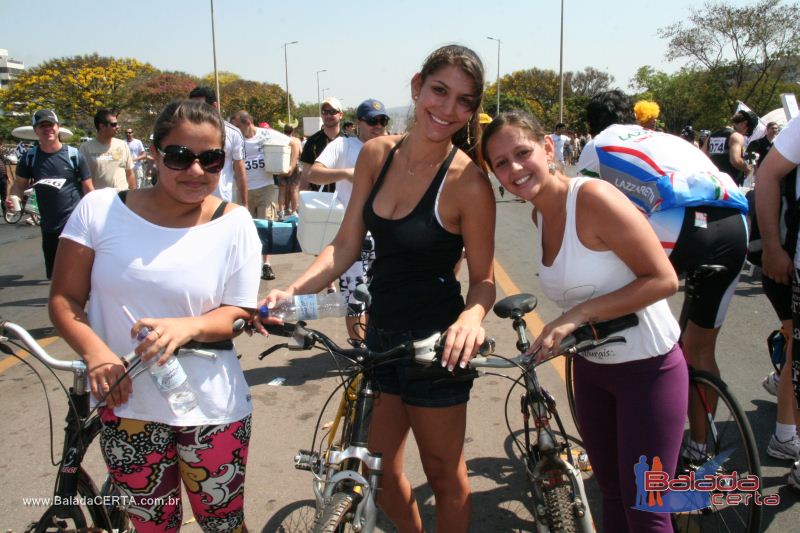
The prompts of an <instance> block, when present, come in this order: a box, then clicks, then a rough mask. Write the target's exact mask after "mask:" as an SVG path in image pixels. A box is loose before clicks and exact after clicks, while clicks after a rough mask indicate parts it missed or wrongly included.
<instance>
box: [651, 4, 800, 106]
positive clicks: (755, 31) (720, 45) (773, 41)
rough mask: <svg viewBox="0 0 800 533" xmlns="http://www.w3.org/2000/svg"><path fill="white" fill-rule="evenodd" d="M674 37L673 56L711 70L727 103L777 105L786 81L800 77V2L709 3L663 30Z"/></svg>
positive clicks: (670, 48) (670, 55)
mask: <svg viewBox="0 0 800 533" xmlns="http://www.w3.org/2000/svg"><path fill="white" fill-rule="evenodd" d="M659 35H660V36H661V37H662V38H664V39H668V40H669V44H668V50H667V58H668V59H670V60H674V59H681V58H685V59H688V60H689V66H690V67H691V68H693V69H695V70H698V71H703V72H705V73H707V74H708V76H707V77H704V81H705V82H706V83H710V84H712V85H714V86H715V88H716V90H717V91H718V94H720V95H722V97H723V98H724V103H725V104H726V105H727V112H726V113H725V115H730V114H731V113H732V112H733V111H734V110H735V108H736V100H741V101H743V102H745V103H747V105H748V106H750V107H751V108H753V109H754V110H756V111H757V112H759V113H765V112H767V111H769V110H770V109H771V108H772V106H774V105H775V102H776V101H777V98H778V95H779V94H780V92H781V90H783V89H785V88H786V82H788V81H797V78H798V66H799V63H798V54H799V53H800V7H798V5H797V4H795V3H789V4H786V3H783V1H782V0H759V1H758V2H756V3H754V4H753V5H750V6H743V7H734V6H730V5H727V4H725V3H723V2H709V3H706V4H705V5H704V6H703V7H702V8H701V9H693V10H691V11H690V12H689V16H688V17H687V19H686V20H685V21H680V22H676V23H674V24H672V25H669V26H666V27H664V28H661V29H660V30H659Z"/></svg>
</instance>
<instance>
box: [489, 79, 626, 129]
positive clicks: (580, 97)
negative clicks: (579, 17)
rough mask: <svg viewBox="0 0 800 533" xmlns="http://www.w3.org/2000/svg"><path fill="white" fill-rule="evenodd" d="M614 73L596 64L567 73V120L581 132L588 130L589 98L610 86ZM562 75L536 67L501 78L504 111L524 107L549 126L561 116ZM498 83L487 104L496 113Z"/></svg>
mask: <svg viewBox="0 0 800 533" xmlns="http://www.w3.org/2000/svg"><path fill="white" fill-rule="evenodd" d="M613 82H614V77H613V76H611V75H610V74H607V73H605V72H602V71H599V70H597V69H595V68H592V67H587V68H586V69H584V70H583V71H581V72H565V73H564V123H566V124H567V126H568V127H569V128H570V129H573V130H575V131H577V132H579V133H584V132H585V131H586V130H587V127H586V119H585V108H586V103H587V102H588V100H589V98H590V97H591V96H592V95H594V94H596V93H598V92H600V91H604V90H607V89H609V88H610V87H611V84H612V83H613ZM560 85H561V84H560V79H559V76H558V73H557V72H555V71H553V70H543V69H538V68H532V69H527V70H518V71H515V72H512V73H511V74H507V75H506V76H503V77H502V78H501V79H500V111H501V112H504V111H511V110H513V109H522V110H524V111H527V112H528V113H530V114H532V115H533V116H535V117H536V118H537V119H538V120H539V121H540V122H541V123H542V126H544V128H545V129H546V130H550V129H551V128H552V127H553V126H555V124H556V123H557V122H558V120H559V110H560ZM496 102H497V84H496V83H492V84H489V85H488V87H487V89H486V91H485V95H484V100H483V108H484V110H486V111H487V112H488V113H490V114H492V115H495V114H496V109H497V103H496Z"/></svg>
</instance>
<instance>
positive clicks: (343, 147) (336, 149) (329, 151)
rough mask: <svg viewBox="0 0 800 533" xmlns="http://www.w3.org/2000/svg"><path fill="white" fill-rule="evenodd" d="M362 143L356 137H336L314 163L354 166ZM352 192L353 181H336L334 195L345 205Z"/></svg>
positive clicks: (329, 165)
mask: <svg viewBox="0 0 800 533" xmlns="http://www.w3.org/2000/svg"><path fill="white" fill-rule="evenodd" d="M363 146H364V143H363V142H361V139H359V138H358V137H336V138H335V139H334V140H332V141H331V142H329V143H328V146H326V147H325V149H324V150H323V151H322V153H321V154H319V156H318V157H317V160H316V161H315V163H321V164H323V165H325V167H327V168H336V169H342V168H355V166H356V161H357V160H358V154H360V153H361V148H362V147H363ZM352 193H353V182H352V181H350V180H339V181H337V182H336V197H337V198H338V199H339V201H340V202H342V204H343V205H344V206H345V207H347V203H348V202H349V201H350V195H351V194H352Z"/></svg>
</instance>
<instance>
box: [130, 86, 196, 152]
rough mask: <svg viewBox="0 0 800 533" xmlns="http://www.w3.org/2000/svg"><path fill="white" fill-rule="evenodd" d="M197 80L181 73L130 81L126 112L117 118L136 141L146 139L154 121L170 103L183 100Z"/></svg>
mask: <svg viewBox="0 0 800 533" xmlns="http://www.w3.org/2000/svg"><path fill="white" fill-rule="evenodd" d="M199 83H200V80H198V79H197V78H196V77H194V76H191V75H189V74H186V73H185V72H154V73H149V74H147V75H144V76H139V77H138V78H136V79H134V80H131V82H130V83H129V86H128V90H129V93H130V98H129V100H128V104H127V112H126V113H125V114H124V115H123V116H121V117H120V120H121V121H122V122H123V123H124V125H125V127H132V128H133V130H134V135H135V136H136V137H137V138H141V139H145V140H146V139H147V138H148V137H149V136H150V134H151V133H152V131H153V125H154V124H155V121H156V118H158V115H159V113H161V110H162V109H164V107H165V106H166V105H167V104H168V103H170V102H171V101H173V100H179V99H182V98H187V97H188V96H189V92H190V91H191V90H192V89H194V88H195V87H196V86H197V85H198V84H199Z"/></svg>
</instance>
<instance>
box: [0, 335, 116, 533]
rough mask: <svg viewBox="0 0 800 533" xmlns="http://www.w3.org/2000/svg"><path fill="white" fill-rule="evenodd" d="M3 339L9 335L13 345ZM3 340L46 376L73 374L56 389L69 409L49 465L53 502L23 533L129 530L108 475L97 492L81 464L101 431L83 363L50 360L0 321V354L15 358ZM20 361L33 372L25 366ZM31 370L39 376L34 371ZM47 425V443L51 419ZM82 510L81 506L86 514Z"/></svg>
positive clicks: (27, 338) (28, 339) (30, 339)
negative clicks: (36, 362)
mask: <svg viewBox="0 0 800 533" xmlns="http://www.w3.org/2000/svg"><path fill="white" fill-rule="evenodd" d="M8 335H13V337H14V338H15V339H16V341H14V340H12V339H11V338H10V337H9V336H8ZM7 342H8V343H9V344H13V345H14V346H17V347H18V348H21V349H23V350H25V351H26V352H28V353H29V354H30V355H33V356H34V357H35V358H36V359H38V360H39V361H41V362H42V363H43V364H44V365H45V366H46V367H47V368H48V369H49V370H50V371H51V372H53V370H64V371H69V372H72V374H73V382H72V386H71V387H70V388H69V391H67V390H66V389H64V386H63V385H61V388H62V389H64V392H65V393H66V395H67V402H68V405H69V408H68V409H67V417H66V427H65V429H64V446H63V450H62V453H61V460H60V461H58V462H57V463H54V466H57V467H58V473H57V477H56V484H55V489H54V491H53V500H52V501H53V504H52V505H51V506H50V507H48V508H47V510H45V512H44V514H42V516H41V518H40V519H39V520H37V521H36V522H33V523H31V524H29V525H28V526H27V527H26V529H25V532H26V533H57V532H63V533H66V532H68V531H94V530H97V531H100V530H106V531H118V532H119V533H123V532H126V531H132V530H131V528H130V522H129V519H128V513H127V511H126V508H127V505H126V502H127V500H126V498H125V497H124V496H123V495H121V494H119V493H118V492H117V490H116V488H115V487H114V485H113V483H112V482H111V479H110V478H108V477H107V478H106V479H105V480H104V482H103V484H102V485H101V487H100V490H98V489H97V486H96V485H95V483H94V481H93V480H92V478H91V477H90V476H89V474H88V473H87V472H86V470H84V468H83V467H82V466H81V463H82V462H83V458H84V455H85V454H86V450H87V449H88V448H89V445H90V444H91V443H92V441H94V439H95V438H96V437H97V435H98V433H99V432H100V429H101V427H102V422H101V420H100V416H99V415H98V414H92V413H93V411H91V410H90V409H89V395H90V394H91V392H90V391H89V390H88V389H87V380H86V376H87V368H86V364H85V363H84V362H83V361H74V360H73V361H62V360H58V359H55V358H54V357H52V356H51V355H50V354H48V353H47V352H46V351H45V350H44V348H42V347H41V346H40V345H39V343H37V342H36V340H35V339H34V338H33V337H32V336H31V335H30V334H29V333H28V332H27V331H26V330H25V329H24V328H23V327H22V326H20V325H18V324H14V323H12V322H9V321H6V320H2V319H0V350H2V351H3V352H4V353H6V354H9V355H12V356H16V354H15V353H14V351H13V350H12V349H11V348H10V347H9V346H8V345H7V344H6V343H7ZM20 343H21V344H20ZM21 360H22V361H23V363H25V364H27V365H28V366H29V367H30V368H31V369H33V367H32V366H31V365H30V363H28V362H27V361H25V360H24V359H21ZM34 372H35V373H36V374H37V376H38V375H39V374H38V372H36V370H34ZM53 375H55V373H53ZM40 380H41V377H40ZM59 384H61V381H60V380H59ZM50 427H51V442H52V418H51V420H50ZM82 506H85V510H84V509H83V508H82ZM87 515H88V516H87Z"/></svg>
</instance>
